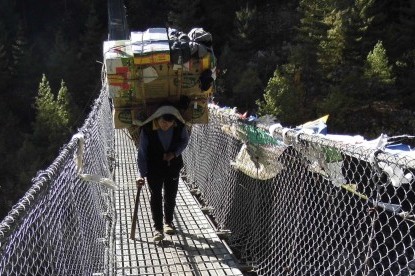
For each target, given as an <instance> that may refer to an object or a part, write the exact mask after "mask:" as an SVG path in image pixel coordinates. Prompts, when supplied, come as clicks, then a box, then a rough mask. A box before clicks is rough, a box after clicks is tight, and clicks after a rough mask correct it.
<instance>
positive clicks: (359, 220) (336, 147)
mask: <svg viewBox="0 0 415 276" xmlns="http://www.w3.org/2000/svg"><path fill="white" fill-rule="evenodd" d="M268 133H269V132H268V131H266V128H265V126H262V127H258V128H257V127H256V126H255V125H252V124H249V123H246V122H243V121H240V120H238V119H237V118H236V117H235V116H232V115H226V114H225V113H223V112H222V113H221V112H219V111H215V110H213V111H212V114H211V117H210V123H209V124H208V125H197V126H193V128H192V134H191V140H190V145H189V147H188V149H187V150H186V151H185V173H186V178H187V183H188V185H189V186H190V188H191V189H192V190H193V192H194V193H195V194H197V195H199V197H200V199H201V201H202V202H203V204H204V205H205V207H206V209H208V210H210V212H211V215H212V216H213V217H214V219H215V221H216V223H217V226H218V228H219V229H221V230H229V231H230V233H231V234H230V236H229V238H228V243H229V244H230V246H231V248H232V249H233V250H234V252H235V254H237V255H238V257H239V258H240V259H242V260H244V261H245V262H246V263H248V264H251V265H252V266H253V267H254V270H255V271H256V272H257V273H258V275H272V276H274V275H301V276H303V275H330V276H332V275H339V276H340V275H341V276H344V275H353V276H355V275H410V273H411V268H412V267H413V266H415V265H414V262H412V260H413V259H414V244H413V243H414V238H415V228H414V224H415V218H414V212H413V208H414V204H415V196H414V187H415V186H414V175H413V172H414V167H415V159H413V158H412V157H410V155H405V154H404V155H401V154H392V153H387V152H385V151H384V150H382V149H379V148H377V147H372V146H367V143H361V144H356V143H351V142H338V141H337V142H336V141H334V140H328V139H326V138H324V137H322V136H318V135H307V134H304V133H300V132H296V131H294V130H289V131H286V130H285V129H282V128H277V129H276V130H275V131H274V132H273V135H272V136H271V135H269V134H268ZM283 141H284V142H285V143H283Z"/></svg>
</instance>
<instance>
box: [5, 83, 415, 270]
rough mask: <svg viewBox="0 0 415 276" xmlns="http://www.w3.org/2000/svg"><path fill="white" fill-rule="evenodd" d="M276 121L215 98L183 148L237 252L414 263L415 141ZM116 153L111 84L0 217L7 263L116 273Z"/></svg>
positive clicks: (313, 264) (189, 170)
mask: <svg viewBox="0 0 415 276" xmlns="http://www.w3.org/2000/svg"><path fill="white" fill-rule="evenodd" d="M104 87H105V86H104ZM268 127H269V126H266V125H253V124H251V123H248V122H246V121H242V120H239V119H238V118H237V117H236V116H234V115H231V114H227V113H225V112H221V111H219V110H217V109H211V115H210V122H209V124H206V125H194V126H193V127H192V130H191V138H190V144H189V146H188V148H187V149H186V151H185V154H184V159H185V170H184V172H185V173H186V175H185V177H186V180H187V183H188V185H189V187H190V188H191V189H192V192H194V194H196V195H197V196H198V197H199V198H200V200H201V202H203V205H204V207H205V209H204V210H209V212H210V214H211V215H212V216H213V218H214V222H215V223H216V224H217V228H218V230H221V231H222V232H224V233H230V234H229V235H228V238H227V243H228V244H229V245H230V247H231V248H232V249H233V251H234V253H235V255H237V257H239V259H241V260H243V261H245V262H246V263H247V264H250V265H252V266H253V268H254V270H255V271H256V272H257V273H258V275H342V276H343V275H368V276H369V275H370V276H373V275H402V276H403V275H411V273H412V271H413V270H415V262H414V261H413V260H414V258H415V257H414V238H415V228H414V224H415V216H414V210H413V209H414V203H415V194H414V193H415V189H414V188H415V187H414V167H415V159H414V158H413V155H412V154H411V153H412V152H404V151H393V150H392V151H391V150H390V148H389V150H388V148H387V147H386V146H385V144H382V143H380V142H381V139H380V140H379V141H378V142H379V143H377V144H375V145H374V144H373V143H372V144H371V143H367V142H365V141H363V142H362V141H359V143H358V142H352V141H342V142H340V141H337V140H333V139H327V137H328V136H318V135H307V134H305V133H301V132H299V131H294V130H286V129H283V128H276V129H275V128H273V131H272V135H271V134H269V132H268ZM270 129H271V128H270ZM380 138H382V137H380ZM114 160H115V158H114V130H113V127H112V116H111V105H110V102H109V99H108V95H107V92H106V90H105V89H104V90H103V91H102V93H101V95H100V97H99V98H98V99H97V100H96V101H95V104H94V106H93V109H92V111H91V113H90V115H89V117H88V118H87V120H86V121H85V123H84V125H83V126H82V128H80V129H79V133H78V134H77V135H75V136H73V137H72V139H71V140H70V142H69V143H68V144H67V145H65V146H64V147H63V148H62V150H61V152H60V154H59V156H58V157H57V158H56V159H55V161H54V162H53V163H52V164H51V165H50V166H49V167H48V168H47V169H46V170H44V171H40V172H39V173H38V175H37V176H36V177H35V178H34V179H33V183H32V187H31V188H30V190H29V191H28V192H27V193H26V194H25V195H24V197H23V198H22V199H21V200H20V201H19V202H18V204H16V205H15V206H14V207H13V209H12V210H11V211H10V213H9V214H8V216H7V217H6V218H5V219H4V220H3V221H2V222H1V223H0V275H113V274H114V273H115V269H114V263H115V261H114V259H113V258H114V254H113V253H114V252H113V251H114V248H113V244H114V237H115V234H114V232H113V231H114V227H113V224H114V220H115V214H114V213H115V209H114V206H113V205H114V194H113V190H112V189H111V187H113V185H114V183H113V182H112V178H113V176H112V171H113V166H114Z"/></svg>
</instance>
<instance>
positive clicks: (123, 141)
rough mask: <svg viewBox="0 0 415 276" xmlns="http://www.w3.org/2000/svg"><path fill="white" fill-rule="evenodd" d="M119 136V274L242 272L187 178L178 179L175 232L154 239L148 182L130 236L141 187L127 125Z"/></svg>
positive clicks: (216, 275)
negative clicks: (199, 202)
mask: <svg viewBox="0 0 415 276" xmlns="http://www.w3.org/2000/svg"><path fill="white" fill-rule="evenodd" d="M115 137H116V141H115V147H116V154H117V163H116V168H115V181H116V183H117V184H118V185H119V189H118V190H116V191H115V210H116V217H117V220H116V222H115V261H116V264H115V270H116V275H175V276H187V275H189V276H199V275H200V276H224V275H243V274H242V272H241V271H240V270H239V269H238V268H237V263H236V262H235V259H234V257H233V255H232V253H231V252H230V249H229V248H228V247H227V246H226V245H225V244H224V243H223V242H222V241H221V239H220V238H219V237H218V236H217V234H216V232H215V230H214V228H213V227H212V225H211V224H210V222H209V220H208V219H207V218H206V217H205V215H204V214H203V212H202V211H201V209H200V206H199V204H198V203H197V201H196V200H195V199H194V197H193V196H192V195H191V193H190V191H189V190H188V188H187V186H186V185H185V183H184V182H183V181H180V183H179V191H178V194H177V205H176V209H175V213H174V222H175V226H176V232H177V233H176V234H175V235H166V238H165V239H164V240H163V241H162V242H159V243H155V242H153V227H152V218H151V211H150V202H149V199H150V192H149V190H148V188H147V185H145V186H144V187H143V189H142V191H141V194H140V206H139V210H138V225H137V228H136V235H135V240H131V239H130V231H131V223H132V216H133V212H134V200H135V196H136V193H137V189H136V185H135V180H136V179H137V175H138V170H137V164H136V149H135V146H134V144H133V142H132V141H131V140H130V139H129V138H128V135H127V134H126V133H125V132H124V131H123V130H116V135H115Z"/></svg>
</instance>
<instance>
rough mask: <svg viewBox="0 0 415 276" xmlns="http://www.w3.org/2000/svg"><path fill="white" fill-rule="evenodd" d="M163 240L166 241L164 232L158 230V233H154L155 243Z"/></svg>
mask: <svg viewBox="0 0 415 276" xmlns="http://www.w3.org/2000/svg"><path fill="white" fill-rule="evenodd" d="M163 239H164V234H163V231H159V230H156V232H154V237H153V241H155V242H158V241H162V240H163Z"/></svg>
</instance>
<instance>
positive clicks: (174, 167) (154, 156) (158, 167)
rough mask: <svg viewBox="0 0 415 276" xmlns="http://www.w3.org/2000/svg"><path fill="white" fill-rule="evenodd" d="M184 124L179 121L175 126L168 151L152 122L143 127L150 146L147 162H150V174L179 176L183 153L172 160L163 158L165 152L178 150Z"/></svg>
mask: <svg viewBox="0 0 415 276" xmlns="http://www.w3.org/2000/svg"><path fill="white" fill-rule="evenodd" d="M183 127H184V125H183V124H181V123H178V124H177V126H176V127H174V128H173V137H172V140H171V143H170V147H169V148H168V150H167V151H165V150H164V148H163V145H162V144H161V142H160V140H159V137H158V134H157V130H153V129H152V124H146V125H145V126H144V127H143V131H144V132H145V133H146V135H147V137H148V141H149V143H148V148H147V164H148V175H149V176H154V175H160V176H165V177H178V176H179V173H180V170H181V169H182V168H183V158H182V156H181V155H179V156H176V157H175V158H173V159H172V160H170V162H167V161H164V160H163V154H164V153H168V152H173V153H174V152H176V149H177V147H178V144H179V143H180V139H181V137H180V136H181V133H182V130H183Z"/></svg>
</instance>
